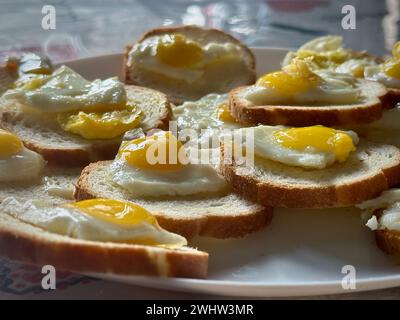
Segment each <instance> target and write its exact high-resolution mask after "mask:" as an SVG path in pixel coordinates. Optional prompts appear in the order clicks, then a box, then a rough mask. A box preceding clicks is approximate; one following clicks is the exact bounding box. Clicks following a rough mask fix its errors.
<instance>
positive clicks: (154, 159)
mask: <svg viewBox="0 0 400 320" xmlns="http://www.w3.org/2000/svg"><path fill="white" fill-rule="evenodd" d="M118 156H119V157H120V158H122V159H124V160H125V161H126V162H127V163H128V164H129V165H131V166H133V167H137V168H141V169H149V170H158V171H177V170H181V169H182V168H183V167H184V163H183V162H182V159H185V161H186V154H185V148H184V147H183V145H182V143H181V142H180V141H179V140H178V139H177V138H176V137H175V136H174V135H173V134H172V133H171V132H170V131H167V132H165V131H160V132H158V133H156V134H154V135H152V136H150V137H142V138H138V139H135V140H132V141H129V142H125V143H123V144H122V146H121V148H120V151H119V153H118Z"/></svg>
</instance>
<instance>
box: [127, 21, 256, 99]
mask: <svg viewBox="0 0 400 320" xmlns="http://www.w3.org/2000/svg"><path fill="white" fill-rule="evenodd" d="M254 69H255V59H254V56H253V54H252V52H251V51H250V49H249V48H247V47H246V46H245V45H244V44H242V43H241V42H240V41H238V40H236V39H235V38H233V37H232V36H231V35H229V34H227V33H225V32H223V31H220V30H215V29H206V28H201V27H197V26H182V27H171V28H161V29H154V30H151V31H148V32H146V33H145V34H144V35H143V36H142V37H141V39H140V40H139V41H138V42H137V43H136V44H134V45H129V46H128V47H127V48H126V52H125V82H126V83H127V84H134V85H139V86H144V87H149V88H153V89H156V90H159V91H161V92H164V93H165V94H167V95H168V97H169V99H170V100H171V101H172V102H173V103H175V104H180V103H183V102H185V101H193V100H198V99H200V98H201V97H203V96H205V95H206V94H209V93H226V92H228V91H229V90H231V89H233V88H235V87H238V86H241V85H247V84H252V83H254V81H255V70H254Z"/></svg>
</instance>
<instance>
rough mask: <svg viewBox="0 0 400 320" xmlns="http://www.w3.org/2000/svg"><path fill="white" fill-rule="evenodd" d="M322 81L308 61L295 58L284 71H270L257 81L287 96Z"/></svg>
mask: <svg viewBox="0 0 400 320" xmlns="http://www.w3.org/2000/svg"><path fill="white" fill-rule="evenodd" d="M319 83H320V77H319V76H318V75H316V74H315V73H314V72H312V71H311V70H310V68H309V67H308V65H307V62H306V61H304V60H300V59H294V60H293V61H292V63H291V64H290V65H288V66H286V67H284V68H283V70H282V71H276V72H272V73H268V74H266V75H264V76H262V77H261V78H260V79H258V81H257V85H258V86H263V87H267V88H271V89H274V90H277V91H278V92H279V93H280V94H282V95H285V96H293V95H296V94H299V93H302V92H305V91H307V90H309V89H310V88H312V87H315V86H317V85H318V84H319Z"/></svg>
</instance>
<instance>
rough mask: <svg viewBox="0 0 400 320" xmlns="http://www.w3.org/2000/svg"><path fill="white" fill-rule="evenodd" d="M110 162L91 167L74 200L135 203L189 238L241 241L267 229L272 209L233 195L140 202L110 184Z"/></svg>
mask: <svg viewBox="0 0 400 320" xmlns="http://www.w3.org/2000/svg"><path fill="white" fill-rule="evenodd" d="M110 164H111V162H110V161H102V162H97V163H93V164H90V165H89V166H88V167H86V168H85V169H84V170H83V172H82V174H81V176H80V178H79V180H78V182H77V184H76V191H75V198H76V199H77V200H84V199H90V198H110V199H120V200H129V201H133V202H135V203H137V204H139V205H141V206H143V207H144V208H146V209H147V210H149V211H150V212H152V213H153V214H154V215H155V216H156V218H157V220H158V222H159V224H160V225H161V227H163V228H164V229H166V230H168V231H171V232H174V233H177V234H180V235H182V236H184V237H186V238H192V237H194V236H196V235H201V236H210V237H214V238H232V237H242V236H244V235H246V234H248V233H251V232H255V231H257V230H259V229H262V228H264V227H265V226H267V225H268V224H269V223H270V221H271V219H272V208H269V207H263V206H260V205H257V204H254V203H252V202H250V201H247V200H244V199H241V198H240V197H239V196H237V195H235V194H233V193H230V194H228V195H225V196H215V197H207V198H204V197H203V198H194V197H193V198H191V197H182V198H181V197H179V198H174V199H157V200H149V199H146V200H145V199H138V198H133V197H132V196H131V195H130V194H129V192H128V191H126V190H125V189H123V188H120V187H119V186H116V185H114V184H112V182H111V181H110V180H109V166H110Z"/></svg>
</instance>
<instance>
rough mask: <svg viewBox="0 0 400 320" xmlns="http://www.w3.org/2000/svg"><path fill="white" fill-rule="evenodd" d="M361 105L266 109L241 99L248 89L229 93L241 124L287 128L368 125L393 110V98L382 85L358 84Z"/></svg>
mask: <svg viewBox="0 0 400 320" xmlns="http://www.w3.org/2000/svg"><path fill="white" fill-rule="evenodd" d="M358 86H359V88H360V89H361V91H362V94H363V96H364V97H365V98H364V99H363V102H362V103H357V104H351V105H325V106H324V105H294V106H288V105H264V106H257V105H255V104H254V103H252V102H251V101H249V100H247V99H245V98H244V97H242V93H243V91H244V90H246V88H247V87H239V88H236V89H234V90H232V91H231V92H230V93H229V109H230V111H231V113H232V115H233V116H234V117H235V118H236V119H237V120H238V121H240V122H243V123H248V124H268V125H288V126H311V125H325V126H339V125H347V124H355V123H368V122H372V121H374V120H377V119H379V118H380V117H381V116H382V112H383V110H384V109H386V108H391V107H394V104H393V100H392V96H391V94H390V93H388V91H387V89H386V88H385V86H383V85H382V84H380V83H377V82H373V81H368V80H358Z"/></svg>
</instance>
